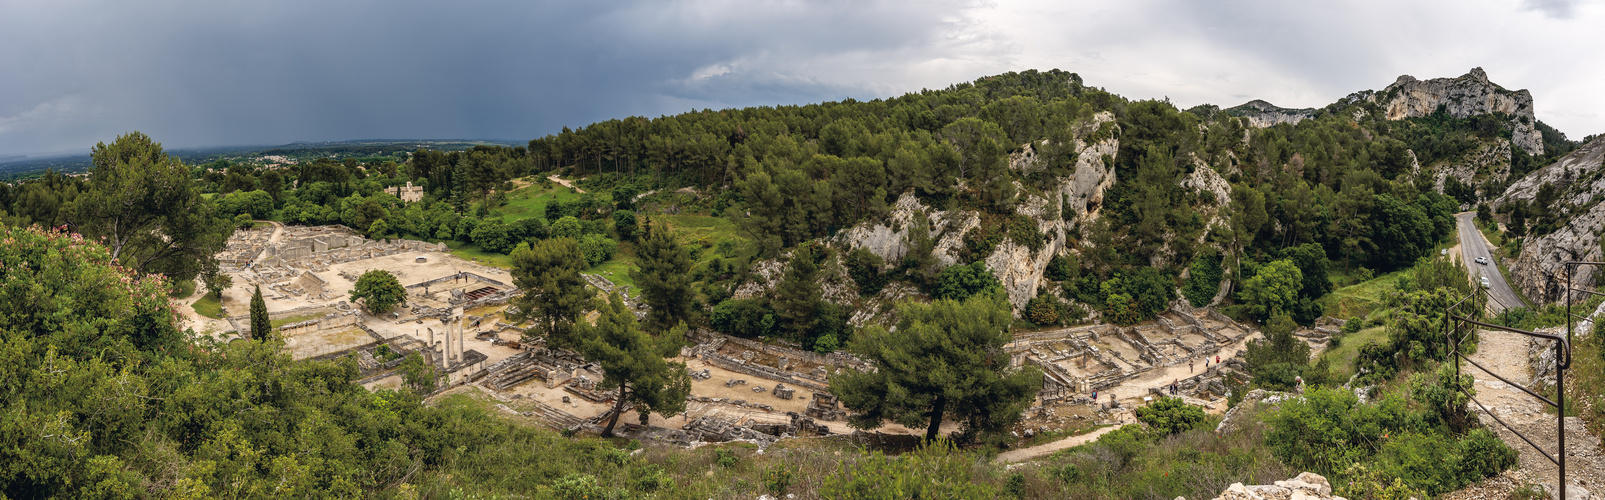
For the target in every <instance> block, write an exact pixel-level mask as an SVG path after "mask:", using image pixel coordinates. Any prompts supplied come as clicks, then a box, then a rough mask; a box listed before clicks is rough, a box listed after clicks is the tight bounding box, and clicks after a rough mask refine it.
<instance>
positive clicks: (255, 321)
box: [251, 285, 273, 342]
mask: <svg viewBox="0 0 1605 500" xmlns="http://www.w3.org/2000/svg"><path fill="white" fill-rule="evenodd" d="M272 334H273V321H272V320H270V319H268V311H267V301H266V300H263V299H262V285H257V286H256V293H254V294H251V338H253V339H256V340H258V341H261V342H266V341H267V339H268V338H269V337H271V336H272Z"/></svg>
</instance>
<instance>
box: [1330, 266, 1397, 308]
mask: <svg viewBox="0 0 1605 500" xmlns="http://www.w3.org/2000/svg"><path fill="white" fill-rule="evenodd" d="M1403 275H1404V271H1395V272H1391V273H1388V274H1384V275H1382V276H1377V277H1375V278H1372V279H1371V280H1370V281H1366V282H1363V283H1358V284H1354V285H1349V286H1345V287H1343V288H1339V289H1337V290H1333V291H1332V293H1331V294H1329V295H1327V296H1325V297H1321V305H1323V306H1325V307H1326V315H1327V316H1331V317H1334V318H1354V317H1365V315H1367V314H1370V313H1371V310H1373V309H1376V308H1377V307H1379V306H1381V305H1382V293H1383V292H1386V291H1388V290H1394V289H1396V288H1397V284H1398V282H1399V277H1401V276H1403ZM1333 281H1338V280H1337V279H1336V278H1334V279H1333Z"/></svg>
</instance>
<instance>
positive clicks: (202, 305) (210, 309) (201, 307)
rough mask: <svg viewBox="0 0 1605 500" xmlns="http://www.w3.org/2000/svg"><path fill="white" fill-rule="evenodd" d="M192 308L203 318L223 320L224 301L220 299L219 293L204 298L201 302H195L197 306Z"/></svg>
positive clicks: (209, 294)
mask: <svg viewBox="0 0 1605 500" xmlns="http://www.w3.org/2000/svg"><path fill="white" fill-rule="evenodd" d="M190 307H193V308H195V312H196V313H197V314H200V315H201V316H206V317H208V318H212V319H223V299H222V298H221V297H218V295H217V292H212V293H208V294H206V295H204V296H202V297H201V298H200V300H197V301H195V304H194V305H192V306H190Z"/></svg>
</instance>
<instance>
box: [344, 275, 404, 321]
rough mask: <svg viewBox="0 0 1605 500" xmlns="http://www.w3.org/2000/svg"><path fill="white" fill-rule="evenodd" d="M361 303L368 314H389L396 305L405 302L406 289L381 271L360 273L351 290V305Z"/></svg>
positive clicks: (391, 276)
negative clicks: (359, 301) (360, 275)
mask: <svg viewBox="0 0 1605 500" xmlns="http://www.w3.org/2000/svg"><path fill="white" fill-rule="evenodd" d="M358 300H361V301H362V308H363V309H366V310H367V311H368V314H381V313H387V312H390V309H391V308H393V307H395V306H396V304H402V303H405V302H407V289H406V288H404V287H402V286H401V282H400V281H398V280H396V275H394V274H390V271H386V270H383V269H374V270H371V271H368V272H365V273H362V277H360V278H357V284H356V286H353V287H352V288H351V303H353V304H355V303H357V301H358Z"/></svg>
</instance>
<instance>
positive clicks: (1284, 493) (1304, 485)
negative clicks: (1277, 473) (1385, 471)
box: [1215, 472, 1343, 500]
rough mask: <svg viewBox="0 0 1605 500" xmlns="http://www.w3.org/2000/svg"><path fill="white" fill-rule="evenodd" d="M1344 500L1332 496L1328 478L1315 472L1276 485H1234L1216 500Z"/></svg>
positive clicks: (1278, 482)
mask: <svg viewBox="0 0 1605 500" xmlns="http://www.w3.org/2000/svg"><path fill="white" fill-rule="evenodd" d="M1272 499H1275V500H1283V499H1286V500H1305V499H1307V500H1343V497H1339V496H1332V484H1331V483H1329V482H1327V480H1326V477H1323V476H1321V475H1320V474H1316V473H1314V472H1305V473H1302V474H1299V475H1298V477H1295V478H1292V479H1288V480H1286V481H1277V482H1276V484H1269V485H1253V486H1244V485H1243V483H1232V485H1231V486H1228V487H1227V488H1226V491H1222V492H1221V494H1220V496H1218V497H1215V500H1272Z"/></svg>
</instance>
